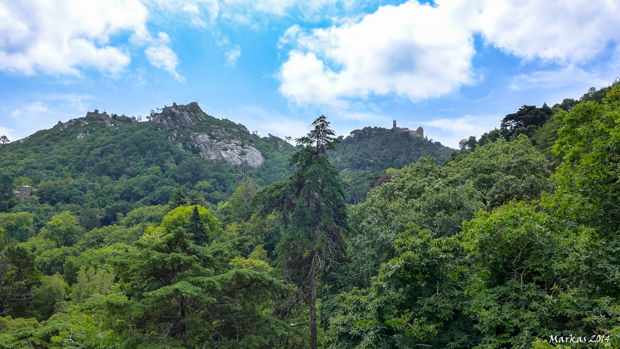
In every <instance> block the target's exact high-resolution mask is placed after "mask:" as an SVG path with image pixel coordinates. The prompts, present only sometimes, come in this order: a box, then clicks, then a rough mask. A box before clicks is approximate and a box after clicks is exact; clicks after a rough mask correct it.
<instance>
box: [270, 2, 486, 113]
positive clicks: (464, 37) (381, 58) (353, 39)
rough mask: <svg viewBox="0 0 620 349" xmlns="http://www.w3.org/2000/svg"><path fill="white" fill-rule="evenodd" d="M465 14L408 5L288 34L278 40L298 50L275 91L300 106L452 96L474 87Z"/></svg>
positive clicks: (458, 9) (448, 7)
mask: <svg viewBox="0 0 620 349" xmlns="http://www.w3.org/2000/svg"><path fill="white" fill-rule="evenodd" d="M468 11H469V10H468V8H466V7H465V6H460V5H459V4H457V3H452V4H450V3H447V4H443V3H440V4H439V7H438V8H433V7H431V6H430V5H421V4H419V3H417V2H407V3H404V4H402V5H400V6H397V7H395V6H384V7H381V8H380V9H379V10H378V11H377V12H375V13H373V14H370V15H367V16H365V17H364V18H363V19H362V20H361V21H359V22H355V23H346V24H344V25H341V26H333V27H330V28H327V29H315V30H313V31H312V33H311V34H305V33H299V31H298V30H297V28H295V27H293V28H291V29H289V31H287V34H286V35H285V36H283V38H282V39H281V43H286V42H290V41H291V40H293V39H295V42H296V48H295V49H293V50H291V51H290V52H289V59H288V60H287V61H286V62H285V63H284V64H283V65H282V67H281V69H280V72H279V79H280V81H281V82H282V85H281V87H280V91H281V92H282V94H284V95H285V96H286V97H288V98H290V99H292V100H294V101H295V102H297V103H300V104H303V103H319V104H320V103H323V104H334V103H337V102H338V100H341V99H347V98H367V97H368V96H370V95H388V94H396V95H399V96H403V97H406V98H409V99H411V100H420V99H424V98H430V97H437V96H441V95H443V94H446V93H449V92H452V91H454V90H455V89H457V88H458V87H459V86H461V85H463V84H468V83H470V82H472V74H471V71H470V66H471V58H472V56H473V55H474V53H475V51H474V47H473V39H472V36H471V33H472V30H471V27H470V25H471V23H470V22H469V21H467V20H461V18H460V17H463V16H464V17H465V18H467V17H468V15H467V12H468ZM464 13H465V15H464Z"/></svg>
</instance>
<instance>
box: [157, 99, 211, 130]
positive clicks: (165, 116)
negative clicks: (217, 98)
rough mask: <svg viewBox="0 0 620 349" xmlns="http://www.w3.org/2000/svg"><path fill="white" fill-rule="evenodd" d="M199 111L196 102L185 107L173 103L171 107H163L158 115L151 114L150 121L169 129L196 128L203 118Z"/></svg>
mask: <svg viewBox="0 0 620 349" xmlns="http://www.w3.org/2000/svg"><path fill="white" fill-rule="evenodd" d="M200 111H201V110H200V107H199V106H198V103H196V102H192V103H189V104H187V105H177V104H176V103H173V104H172V107H164V109H162V110H161V112H160V113H153V114H151V121H152V122H154V123H158V124H164V125H166V126H169V127H171V128H174V127H176V126H182V127H190V126H196V122H198V121H203V120H204V116H203V115H202V114H201V113H200Z"/></svg>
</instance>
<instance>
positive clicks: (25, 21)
mask: <svg viewBox="0 0 620 349" xmlns="http://www.w3.org/2000/svg"><path fill="white" fill-rule="evenodd" d="M147 17H148V13H147V10H146V8H145V7H144V5H142V3H141V2H140V1H138V0H117V1H112V2H111V1H106V0H89V1H81V0H56V1H45V0H22V1H12V0H0V38H2V40H0V69H2V70H12V71H19V72H22V73H25V74H34V73H35V72H36V71H38V70H41V71H43V72H46V73H62V74H79V72H78V70H77V69H76V67H78V66H90V67H95V68H98V69H100V70H104V71H109V72H113V73H114V72H118V71H120V70H121V69H123V68H124V67H125V66H127V65H128V64H129V62H130V57H129V55H128V53H126V52H125V51H124V50H123V49H121V48H119V47H114V46H111V45H110V43H109V41H110V36H111V35H114V34H118V33H121V32H129V33H132V36H133V37H134V38H141V37H146V36H148V32H147V30H146V20H147Z"/></svg>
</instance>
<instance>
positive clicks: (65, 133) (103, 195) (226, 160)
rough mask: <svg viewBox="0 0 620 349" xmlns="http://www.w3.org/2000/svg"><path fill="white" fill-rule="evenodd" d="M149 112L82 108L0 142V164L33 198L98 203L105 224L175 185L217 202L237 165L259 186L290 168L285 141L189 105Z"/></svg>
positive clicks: (230, 186)
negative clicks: (145, 116)
mask: <svg viewBox="0 0 620 349" xmlns="http://www.w3.org/2000/svg"><path fill="white" fill-rule="evenodd" d="M150 118H151V121H149V122H138V120H136V119H135V118H128V117H126V116H124V115H122V116H118V115H115V114H111V115H108V114H106V113H99V112H98V111H94V112H89V113H87V115H86V116H85V117H82V118H77V119H73V120H70V121H68V122H66V123H62V122H59V123H58V124H57V125H56V126H54V127H53V128H52V129H49V130H42V131H38V132H36V133H35V134H33V135H31V136H30V137H28V138H26V139H24V140H20V141H17V142H13V143H10V144H7V145H5V146H4V147H3V148H2V149H0V168H1V169H2V172H3V173H5V174H7V175H9V176H10V177H12V178H16V180H15V183H14V185H15V186H19V185H21V184H22V183H25V184H29V185H34V186H35V188H36V189H37V191H36V195H37V197H38V198H39V200H40V201H41V203H46V204H50V205H52V206H54V205H57V204H60V205H79V206H88V207H93V208H98V209H101V210H103V211H104V212H103V213H102V215H103V216H104V217H105V218H104V220H103V222H105V223H106V224H110V223H111V222H113V221H116V219H117V214H119V213H120V214H126V213H127V212H129V211H130V210H131V209H132V208H135V207H139V206H147V205H157V204H166V203H167V202H168V201H169V199H170V197H171V195H172V192H173V191H174V187H176V186H179V185H183V186H184V187H185V188H186V192H189V191H191V190H196V191H198V193H199V194H200V195H201V196H202V197H204V198H205V199H206V200H207V201H210V202H211V203H217V202H219V201H221V200H225V199H226V198H227V197H229V196H230V195H232V194H233V193H234V191H235V189H236V186H237V184H238V183H239V180H240V178H241V176H242V172H243V171H245V172H246V173H247V174H248V175H249V176H250V177H252V178H254V180H255V181H256V183H257V184H259V185H261V186H263V185H267V184H270V183H272V182H274V181H278V180H281V179H282V178H284V176H286V175H287V174H289V173H290V166H289V165H288V158H289V157H290V155H291V154H292V153H294V152H295V151H296V149H295V148H294V147H293V146H291V145H290V144H288V143H287V142H285V141H284V140H282V139H280V138H277V137H274V136H271V135H270V136H269V137H262V138H261V137H259V136H257V135H251V134H249V132H248V131H247V129H246V128H245V127H244V126H243V125H240V124H235V123H234V122H232V121H229V120H220V119H216V118H214V117H212V116H209V115H207V114H206V113H204V112H203V111H202V110H201V109H200V107H199V106H198V104H197V103H190V104H188V105H186V106H184V105H178V106H177V105H174V106H172V107H165V108H164V109H163V110H162V111H161V113H154V114H153V115H152V116H151V117H150ZM201 158H202V159H208V160H211V161H203V160H202V159H201ZM235 165H246V166H235ZM17 182H19V183H17ZM57 209H61V208H57Z"/></svg>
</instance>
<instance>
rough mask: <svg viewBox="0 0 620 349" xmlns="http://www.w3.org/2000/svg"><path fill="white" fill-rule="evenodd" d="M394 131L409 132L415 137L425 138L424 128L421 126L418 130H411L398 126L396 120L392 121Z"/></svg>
mask: <svg viewBox="0 0 620 349" xmlns="http://www.w3.org/2000/svg"><path fill="white" fill-rule="evenodd" d="M392 130H393V131H396V132H407V133H409V135H411V136H413V137H418V138H424V129H423V128H422V126H419V127H418V128H417V129H416V130H410V129H408V128H406V127H398V126H396V120H392ZM426 139H428V137H426Z"/></svg>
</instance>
